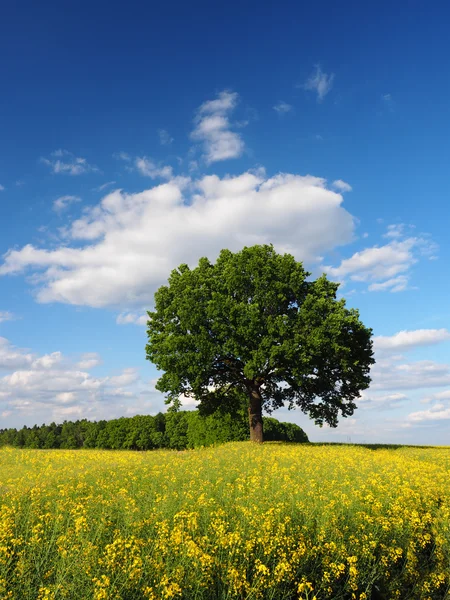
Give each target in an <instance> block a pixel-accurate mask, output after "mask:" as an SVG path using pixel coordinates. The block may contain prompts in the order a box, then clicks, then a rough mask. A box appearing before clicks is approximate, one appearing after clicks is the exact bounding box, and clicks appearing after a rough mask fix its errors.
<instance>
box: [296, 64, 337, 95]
mask: <svg viewBox="0 0 450 600" xmlns="http://www.w3.org/2000/svg"><path fill="white" fill-rule="evenodd" d="M333 81H334V73H331V74H330V75H327V73H324V72H323V71H322V69H321V67H320V65H316V70H315V71H314V72H313V73H312V75H311V76H310V77H309V79H308V80H307V81H306V83H305V84H304V86H303V87H304V88H305V90H309V91H311V92H316V94H317V100H318V101H319V102H321V101H322V100H323V99H324V98H325V96H326V95H327V94H328V92H329V91H330V90H331V88H332V87H333Z"/></svg>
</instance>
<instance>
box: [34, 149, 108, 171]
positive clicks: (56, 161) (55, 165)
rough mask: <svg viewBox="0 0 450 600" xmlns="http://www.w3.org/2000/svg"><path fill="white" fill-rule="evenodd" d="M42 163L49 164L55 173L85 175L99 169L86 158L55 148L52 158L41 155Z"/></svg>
mask: <svg viewBox="0 0 450 600" xmlns="http://www.w3.org/2000/svg"><path fill="white" fill-rule="evenodd" d="M41 163H43V164H44V165H47V166H49V167H50V169H51V171H52V173H55V174H64V175H83V174H84V173H95V172H97V171H98V170H99V169H98V167H96V166H95V165H90V164H89V163H88V162H87V160H86V159H85V158H81V157H77V156H75V155H74V154H72V152H69V151H68V150H55V151H54V152H52V153H51V155H50V158H44V157H41Z"/></svg>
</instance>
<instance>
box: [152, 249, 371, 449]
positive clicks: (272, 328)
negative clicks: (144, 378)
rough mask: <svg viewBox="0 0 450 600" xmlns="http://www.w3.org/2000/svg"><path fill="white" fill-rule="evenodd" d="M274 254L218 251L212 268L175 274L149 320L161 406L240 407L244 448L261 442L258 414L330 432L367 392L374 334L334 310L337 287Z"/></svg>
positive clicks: (204, 265)
mask: <svg viewBox="0 0 450 600" xmlns="http://www.w3.org/2000/svg"><path fill="white" fill-rule="evenodd" d="M309 276H310V273H308V272H306V271H305V270H304V268H303V265H302V264H301V263H300V262H297V261H296V260H295V259H294V257H293V256H292V255H290V254H283V255H281V254H277V253H276V252H275V250H274V248H273V246H272V245H270V246H269V245H264V246H252V247H245V248H244V249H243V250H241V251H240V252H236V253H233V252H230V251H229V250H222V251H221V253H220V255H219V258H218V259H217V261H216V263H215V264H213V263H211V262H210V261H209V260H208V259H207V258H201V259H200V261H199V264H198V266H197V267H195V268H194V269H190V268H189V267H188V266H187V265H186V264H182V265H180V266H179V267H178V269H175V270H173V271H172V273H171V275H170V277H169V285H167V286H162V287H160V288H159V290H158V291H157V292H156V294H155V310H154V312H148V316H149V320H148V330H147V333H148V344H147V346H146V355H147V356H146V358H147V359H148V360H150V361H152V362H153V363H154V364H155V365H156V367H157V368H158V369H160V370H163V371H164V374H163V375H162V376H161V377H160V379H159V380H158V383H157V385H156V388H157V389H158V390H160V391H161V392H166V393H167V394H168V395H167V400H166V402H167V403H168V404H171V405H172V407H173V408H174V409H177V408H179V406H180V405H181V402H180V396H181V395H182V394H183V395H184V396H185V397H195V398H196V399H197V400H199V409H200V411H201V412H203V413H210V412H213V411H215V410H217V409H220V410H221V411H225V412H227V411H230V412H231V411H233V410H234V409H236V407H237V406H239V405H241V404H242V398H243V396H244V395H245V397H246V398H247V399H248V413H249V424H250V439H251V440H253V441H255V442H262V441H263V422H262V411H263V409H264V410H265V411H266V412H268V413H271V412H272V411H273V410H274V409H276V408H279V407H281V406H285V405H287V406H288V408H289V409H291V408H294V407H296V406H298V407H299V408H300V409H301V410H302V411H303V412H304V413H306V414H308V415H309V416H310V417H311V418H312V419H314V421H315V423H316V424H318V425H320V426H322V425H323V423H327V424H328V425H330V426H331V427H336V426H337V423H338V416H339V411H340V412H341V413H342V416H343V417H347V416H349V415H352V414H353V411H354V409H355V408H356V405H355V403H354V400H355V398H358V397H359V394H360V391H361V390H364V389H366V388H367V387H368V386H369V383H370V377H369V370H370V365H372V364H373V363H374V362H375V361H374V360H373V358H372V356H373V352H372V341H371V335H372V330H371V329H368V328H366V327H365V326H364V325H363V323H362V322H361V321H360V319H359V313H358V311H357V310H355V309H350V310H349V309H347V308H346V307H345V301H344V300H336V291H337V289H338V287H339V284H337V283H333V282H331V281H329V280H328V279H327V278H326V276H325V275H323V276H322V277H319V279H317V280H316V281H307V278H308V277H309Z"/></svg>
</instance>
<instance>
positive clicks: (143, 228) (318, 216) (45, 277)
mask: <svg viewBox="0 0 450 600" xmlns="http://www.w3.org/2000/svg"><path fill="white" fill-rule="evenodd" d="M342 202H343V198H342V196H341V195H340V194H338V193H336V192H334V191H332V190H330V189H329V188H328V187H327V185H326V181H325V180H324V179H320V178H318V177H313V176H309V175H307V176H300V175H291V174H279V175H276V176H275V177H270V178H267V177H266V176H265V174H264V173H263V171H259V172H257V173H254V172H246V173H243V174H242V175H238V176H235V177H224V178H219V177H218V176H216V175H211V176H206V177H202V178H201V179H198V180H195V181H193V180H191V179H188V178H174V179H172V180H171V181H169V182H167V183H163V184H161V185H156V186H154V187H152V188H150V189H147V190H145V191H143V192H141V193H136V194H126V193H124V192H123V191H121V190H115V191H113V192H111V193H110V194H108V195H106V196H105V197H104V198H103V199H102V201H101V202H100V203H99V204H98V205H96V206H94V207H93V208H89V209H86V211H85V214H84V215H83V216H82V217H81V218H80V219H77V220H75V221H73V222H72V223H70V224H69V225H68V226H67V233H66V235H67V237H66V239H65V244H64V245H61V246H60V247H57V248H54V249H50V248H48V249H46V248H37V247H35V246H33V245H32V244H28V245H26V246H25V247H23V248H22V249H20V250H15V249H11V250H9V251H8V252H7V254H6V255H5V256H4V262H3V264H2V265H1V266H0V275H6V274H13V273H21V272H24V271H26V270H31V271H34V272H35V273H36V274H38V275H39V276H38V277H36V278H34V279H33V282H34V283H35V284H36V285H37V286H38V288H37V294H36V295H37V299H38V301H39V302H55V301H56V302H64V303H69V304H77V305H88V306H95V307H101V306H108V305H112V306H118V307H123V309H129V308H130V307H131V308H132V307H133V306H139V308H141V307H143V306H150V305H151V304H152V300H153V294H154V292H155V290H156V289H157V288H158V287H159V286H160V285H162V284H163V283H164V282H165V281H166V279H167V277H168V275H169V273H170V271H171V270H172V269H173V268H175V267H177V266H178V265H179V264H181V263H182V262H187V263H189V264H191V265H195V264H197V262H198V259H199V258H200V257H201V256H208V257H209V258H210V259H211V260H214V259H215V258H216V257H217V255H218V253H219V251H220V250H221V249H222V248H229V249H231V250H232V251H237V250H240V249H241V248H242V247H243V246H244V245H253V244H262V243H273V244H274V246H275V247H276V249H277V251H279V252H290V253H292V254H293V255H294V256H295V257H296V258H297V259H298V260H302V261H305V262H306V263H308V264H316V263H318V262H319V261H320V260H321V258H322V254H323V253H324V252H326V251H328V250H330V249H333V248H335V247H336V246H339V245H343V244H346V243H348V242H349V241H351V240H352V238H353V232H354V226H355V223H354V218H353V217H352V215H350V214H349V213H348V212H347V211H346V210H345V209H344V208H343V207H342ZM71 242H72V243H73V245H72V246H70V243H71ZM83 243H84V245H83ZM66 244H68V245H66Z"/></svg>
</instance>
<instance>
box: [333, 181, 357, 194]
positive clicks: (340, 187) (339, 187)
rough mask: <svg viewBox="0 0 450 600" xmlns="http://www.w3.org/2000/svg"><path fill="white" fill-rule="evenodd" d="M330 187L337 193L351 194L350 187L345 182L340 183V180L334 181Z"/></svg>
mask: <svg viewBox="0 0 450 600" xmlns="http://www.w3.org/2000/svg"><path fill="white" fill-rule="evenodd" d="M332 187H333V188H334V189H335V190H337V191H338V192H351V191H352V189H353V188H352V186H351V185H350V184H349V183H347V182H346V181H342V179H336V180H335V181H333V183H332Z"/></svg>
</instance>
